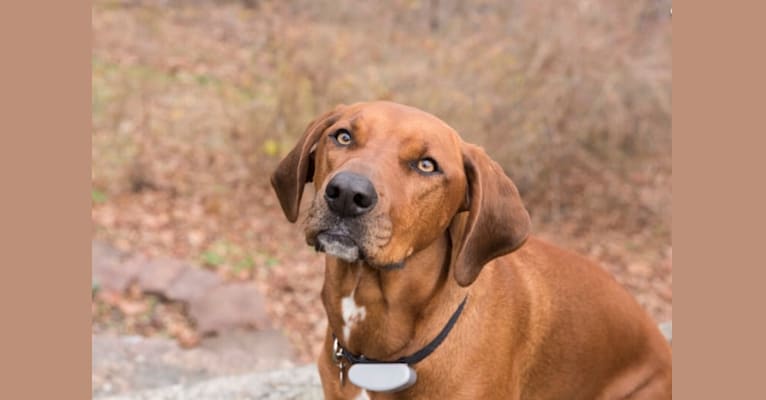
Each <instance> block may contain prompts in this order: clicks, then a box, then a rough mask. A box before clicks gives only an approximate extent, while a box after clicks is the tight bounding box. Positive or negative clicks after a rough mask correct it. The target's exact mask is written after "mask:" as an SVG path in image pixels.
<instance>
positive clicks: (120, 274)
mask: <svg viewBox="0 0 766 400" xmlns="http://www.w3.org/2000/svg"><path fill="white" fill-rule="evenodd" d="M125 257H126V255H125V254H124V253H122V252H121V251H119V250H117V249H116V248H114V247H112V246H110V245H108V244H106V243H104V242H101V241H98V240H94V241H93V243H92V246H91V279H93V281H94V282H95V283H96V284H97V285H98V287H99V288H100V289H104V290H109V291H113V292H118V293H122V292H123V291H125V290H126V289H127V288H128V286H130V284H131V283H132V282H133V281H134V280H135V279H136V278H137V277H138V273H139V271H140V269H139V268H138V267H137V266H136V265H135V264H133V263H126V262H125V261H124V259H125Z"/></svg>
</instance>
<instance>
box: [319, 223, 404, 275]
mask: <svg viewBox="0 0 766 400" xmlns="http://www.w3.org/2000/svg"><path fill="white" fill-rule="evenodd" d="M313 242H314V246H315V248H316V250H317V251H322V252H324V253H326V254H327V255H329V256H332V257H337V258H339V259H341V260H343V261H345V262H348V263H353V262H357V261H362V262H364V263H365V264H367V266H369V267H371V268H375V269H379V270H383V271H386V270H395V269H401V268H403V267H404V260H402V261H400V262H393V263H380V262H376V261H375V260H374V259H371V258H368V257H367V255H366V254H365V253H364V251H363V249H362V248H360V247H359V245H358V244H356V242H355V241H354V240H353V239H352V238H351V237H349V236H347V235H343V234H336V233H329V232H321V233H319V234H317V235H316V237H315V239H314V240H313Z"/></svg>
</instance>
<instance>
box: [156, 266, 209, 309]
mask: <svg viewBox="0 0 766 400" xmlns="http://www.w3.org/2000/svg"><path fill="white" fill-rule="evenodd" d="M220 284H221V278H220V277H219V276H218V275H216V274H215V273H213V272H211V271H208V270H206V269H202V268H192V267H189V268H184V270H182V271H181V273H180V276H178V278H177V279H176V280H175V281H174V282H173V283H172V284H171V285H170V287H169V288H168V289H167V291H166V292H165V295H166V296H167V297H168V298H170V299H172V300H180V301H185V302H192V301H194V300H198V299H199V298H200V297H202V296H204V295H205V293H207V292H209V291H210V290H211V289H213V288H214V287H216V286H218V285H220Z"/></svg>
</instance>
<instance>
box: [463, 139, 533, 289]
mask: <svg viewBox="0 0 766 400" xmlns="http://www.w3.org/2000/svg"><path fill="white" fill-rule="evenodd" d="M463 167H464V169H465V176H466V179H467V181H468V182H467V183H468V184H467V185H466V192H467V193H466V200H465V202H466V204H464V207H463V210H467V211H468V215H467V216H465V215H464V214H463V213H459V214H458V215H457V216H456V217H455V220H454V221H453V226H452V227H451V228H450V229H451V231H452V233H453V246H455V247H456V248H455V251H454V253H453V254H454V266H455V271H454V274H455V280H456V281H457V282H458V284H460V285H461V286H468V285H470V284H471V283H473V281H474V280H476V277H478V276H479V272H481V269H482V267H483V266H484V265H485V264H487V263H488V262H490V261H491V260H493V259H495V258H497V257H500V256H502V255H505V254H508V253H510V252H512V251H514V250H516V249H518V248H519V247H521V245H522V244H524V242H525V241H526V239H527V235H528V234H529V229H530V225H531V221H530V218H529V213H527V210H526V209H525V208H524V204H523V203H522V201H521V196H520V195H519V191H518V189H516V186H515V185H514V184H513V182H512V181H511V179H510V178H508V176H506V175H505V173H504V172H503V169H502V168H501V167H500V166H499V165H498V164H497V163H496V162H494V161H493V160H492V159H490V158H489V156H488V155H487V153H485V152H484V150H483V149H482V148H480V147H478V146H474V145H472V144H468V143H464V144H463Z"/></svg>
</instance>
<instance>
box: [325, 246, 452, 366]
mask: <svg viewBox="0 0 766 400" xmlns="http://www.w3.org/2000/svg"><path fill="white" fill-rule="evenodd" d="M450 260H451V244H450V239H449V237H448V235H447V234H446V233H445V235H443V236H442V237H440V238H439V239H437V240H436V241H435V242H434V243H432V244H431V245H430V246H428V247H427V248H425V249H423V250H421V251H419V252H417V253H415V254H413V255H411V256H410V257H408V258H407V260H405V264H404V267H403V268H400V269H395V270H380V269H375V268H372V267H370V266H368V265H366V264H364V263H363V262H356V263H346V262H344V261H342V260H339V259H337V258H334V257H329V256H328V257H327V267H326V271H325V282H324V287H323V288H322V300H323V302H324V307H325V311H326V312H327V317H328V321H329V326H330V329H331V330H332V332H333V333H334V334H335V335H336V336H337V337H338V339H339V340H340V342H341V344H342V345H343V346H344V347H345V348H346V349H347V350H349V351H351V352H352V353H354V354H357V355H360V354H362V355H364V356H366V357H368V358H374V359H379V360H395V359H397V358H399V357H401V356H406V355H409V353H413V352H415V351H417V350H419V349H420V348H421V347H423V346H425V345H426V344H427V343H428V342H429V341H430V340H432V339H433V338H434V337H435V336H436V335H437V334H438V332H439V331H440V330H441V328H442V327H443V325H444V323H446V321H447V320H448V319H449V317H450V313H451V312H452V311H454V307H444V304H454V305H455V306H457V305H458V303H459V302H460V301H461V299H462V296H464V294H465V289H462V288H460V287H459V286H458V285H457V284H455V283H454V280H452V279H450V278H449V277H450V274H451V268H450Z"/></svg>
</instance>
